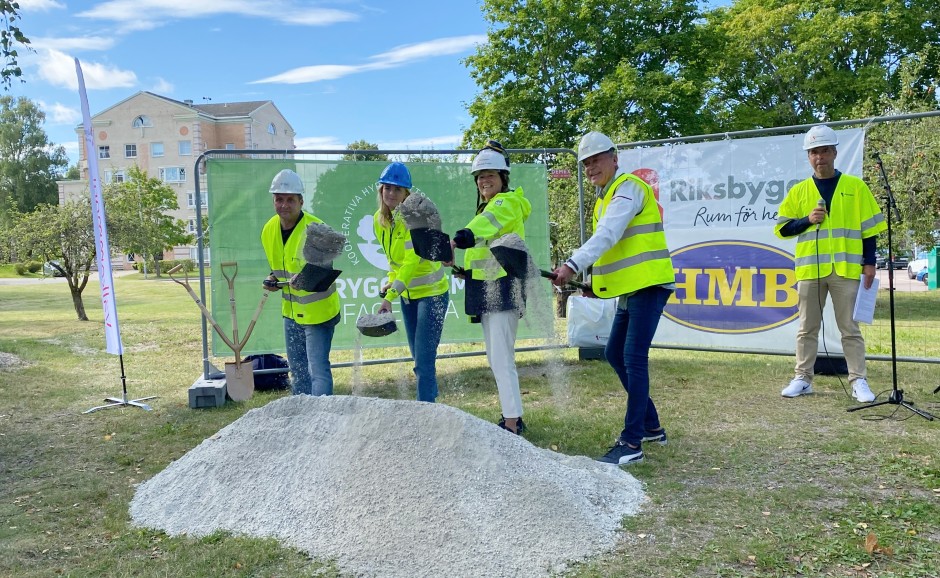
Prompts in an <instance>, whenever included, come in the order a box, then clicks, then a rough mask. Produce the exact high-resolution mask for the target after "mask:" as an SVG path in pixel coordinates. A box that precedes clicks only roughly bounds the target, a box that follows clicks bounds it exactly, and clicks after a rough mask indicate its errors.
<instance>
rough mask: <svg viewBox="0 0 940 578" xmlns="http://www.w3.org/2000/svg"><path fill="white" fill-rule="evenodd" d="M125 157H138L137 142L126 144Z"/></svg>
mask: <svg viewBox="0 0 940 578" xmlns="http://www.w3.org/2000/svg"><path fill="white" fill-rule="evenodd" d="M124 158H126V159H136V158H137V145H135V144H126V145H124Z"/></svg>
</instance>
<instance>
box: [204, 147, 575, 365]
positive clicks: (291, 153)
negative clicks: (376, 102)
mask: <svg viewBox="0 0 940 578" xmlns="http://www.w3.org/2000/svg"><path fill="white" fill-rule="evenodd" d="M478 152H479V151H477V150H466V149H447V150H414V149H385V150H362V149H346V150H336V149H312V150H307V149H293V150H287V149H257V150H245V149H234V150H229V149H211V150H207V151H205V152H203V153H202V154H200V155H199V157H197V158H196V160H195V162H194V163H193V171H194V172H193V174H194V175H195V176H196V190H195V195H196V196H195V201H194V202H195V205H196V223H198V225H197V230H198V234H197V236H196V252H197V254H198V255H199V298H200V299H201V300H202V302H203V303H205V302H206V274H205V247H204V245H203V235H204V232H203V230H202V210H201V209H202V202H201V201H202V190H201V188H200V185H201V179H200V178H199V174H200V173H199V169H200V164H202V163H204V162H206V161H207V160H209V159H210V157H212V156H213V155H225V156H235V155H239V156H259V155H263V156H265V157H266V158H284V159H292V158H294V157H297V156H298V155H333V156H340V155H363V154H384V155H414V156H425V155H427V156H439V155H475V154H477V153H478ZM506 152H507V153H511V154H527V155H544V154H569V155H572V156H574V157H575V158H577V153H576V152H575V151H573V150H572V149H566V148H541V149H506ZM578 200H579V220H580V222H581V238H582V239H583V238H584V214H583V206H584V186H583V182H582V171H581V164H580V163H578ZM200 317H201V318H202V330H201V333H202V373H203V378H204V379H220V378H222V377H224V375H225V374H224V373H223V372H221V371H220V370H219V369H218V368H217V367H215V366H214V365H212V362H211V361H209V324H208V321H206V318H205V316H203V315H200ZM565 347H567V345H544V346H533V347H518V348H516V351H538V350H543V349H561V348H565ZM485 354H486V352H485V351H471V352H463V353H443V354H440V355H438V359H448V358H453V357H470V356H477V355H485ZM405 361H411V358H410V357H404V358H401V357H399V358H388V359H373V360H367V361H366V360H364V361H361V362H355V364H356V365H377V364H381V363H401V362H405ZM352 365H354V363H353V362H347V363H333V364H331V367H334V368H338V367H350V366H352ZM283 372H284V370H283V369H271V370H257V371H255V373H258V374H261V373H283Z"/></svg>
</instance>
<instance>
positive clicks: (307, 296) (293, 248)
mask: <svg viewBox="0 0 940 578" xmlns="http://www.w3.org/2000/svg"><path fill="white" fill-rule="evenodd" d="M322 222H323V221H321V220H320V219H318V218H316V217H314V216H313V215H311V214H309V213H301V217H300V220H299V221H298V222H297V226H296V227H295V228H294V231H293V232H292V233H291V235H290V237H288V238H287V244H286V245H285V244H284V242H283V241H282V239H281V219H280V217H278V216H277V215H274V216H273V217H271V219H270V220H269V221H268V222H267V223H265V225H264V229H262V230H261V245H262V246H263V247H264V253H265V255H267V257H268V264H269V265H270V266H271V271H272V272H273V273H274V276H275V277H277V279H278V281H289V280H290V278H291V277H293V276H294V275H295V274H297V273H300V270H301V269H303V268H304V265H305V261H304V259H303V253H302V250H303V246H304V241H305V240H306V238H307V225H309V224H311V223H322ZM338 313H339V295H338V294H337V293H336V284H335V283H334V284H332V285H330V287H329V289H327V290H326V291H320V292H316V293H311V292H309V291H301V290H299V289H292V288H291V287H284V288H283V289H281V315H283V316H284V317H287V318H288V319H293V320H294V321H296V322H297V323H300V324H301V325H314V324H317V323H323V322H324V321H329V320H330V319H332V318H334V317H336V315H337V314H338Z"/></svg>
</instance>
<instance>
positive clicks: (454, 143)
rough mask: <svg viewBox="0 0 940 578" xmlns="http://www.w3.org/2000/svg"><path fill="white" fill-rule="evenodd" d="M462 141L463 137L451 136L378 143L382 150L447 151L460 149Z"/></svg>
mask: <svg viewBox="0 0 940 578" xmlns="http://www.w3.org/2000/svg"><path fill="white" fill-rule="evenodd" d="M461 139H463V135H459V134H449V135H444V136H429V137H422V138H413V139H408V140H398V141H389V142H382V143H378V147H379V148H380V149H415V150H433V149H444V150H446V149H456V148H459V145H460V141H461Z"/></svg>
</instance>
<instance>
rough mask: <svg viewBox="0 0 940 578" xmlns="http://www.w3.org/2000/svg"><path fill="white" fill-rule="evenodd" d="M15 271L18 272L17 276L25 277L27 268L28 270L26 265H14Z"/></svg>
mask: <svg viewBox="0 0 940 578" xmlns="http://www.w3.org/2000/svg"><path fill="white" fill-rule="evenodd" d="M13 270H14V271H15V272H16V274H17V275H25V274H26V271H27V268H26V265H24V264H22V263H14V264H13Z"/></svg>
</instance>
